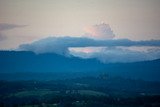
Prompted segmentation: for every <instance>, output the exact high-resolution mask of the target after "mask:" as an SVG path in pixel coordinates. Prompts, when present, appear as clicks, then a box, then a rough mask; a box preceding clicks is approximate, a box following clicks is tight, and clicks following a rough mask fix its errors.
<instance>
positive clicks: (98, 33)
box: [85, 23, 115, 40]
mask: <svg viewBox="0 0 160 107" xmlns="http://www.w3.org/2000/svg"><path fill="white" fill-rule="evenodd" d="M85 32H86V34H85V35H86V36H89V37H91V38H94V39H102V40H103V39H113V38H114V37H115V35H114V33H113V31H112V30H111V28H110V26H109V24H105V23H102V24H98V25H93V26H89V27H86V28H85Z"/></svg>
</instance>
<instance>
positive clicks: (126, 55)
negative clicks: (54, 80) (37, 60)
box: [17, 37, 160, 62]
mask: <svg viewBox="0 0 160 107" xmlns="http://www.w3.org/2000/svg"><path fill="white" fill-rule="evenodd" d="M119 46H122V47H132V46H136V47H148V46H152V47H158V48H159V47H160V40H148V41H131V40H128V39H117V40H116V39H113V40H95V39H89V38H83V37H48V38H45V39H41V40H39V41H35V42H33V43H31V44H22V45H20V46H19V48H18V49H17V50H23V51H33V52H35V53H56V54H61V55H69V54H72V55H75V56H79V57H85V58H97V59H99V60H101V61H102V62H135V61H143V60H153V59H158V58H160V50H147V52H143V51H142V52H140V51H135V50H129V49H123V48H117V47H119ZM78 47H82V48H86V47H105V48H102V49H101V50H100V51H94V50H97V48H95V49H93V50H90V49H87V48H86V50H84V52H83V51H81V52H77V53H76V52H73V51H70V50H69V48H78Z"/></svg>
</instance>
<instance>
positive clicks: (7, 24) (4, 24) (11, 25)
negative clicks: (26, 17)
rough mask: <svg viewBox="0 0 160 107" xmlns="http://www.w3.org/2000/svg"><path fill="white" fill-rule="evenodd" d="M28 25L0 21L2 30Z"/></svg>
mask: <svg viewBox="0 0 160 107" xmlns="http://www.w3.org/2000/svg"><path fill="white" fill-rule="evenodd" d="M25 26H26V25H17V24H9V23H0V31H5V30H10V29H14V28H19V27H25Z"/></svg>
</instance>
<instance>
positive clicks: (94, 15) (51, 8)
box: [0, 0, 160, 49]
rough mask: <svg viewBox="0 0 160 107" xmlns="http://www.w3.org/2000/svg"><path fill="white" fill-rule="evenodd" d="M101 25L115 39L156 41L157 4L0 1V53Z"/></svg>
mask: <svg viewBox="0 0 160 107" xmlns="http://www.w3.org/2000/svg"><path fill="white" fill-rule="evenodd" d="M102 22H105V23H107V24H109V25H110V27H111V29H112V30H113V32H114V34H115V35H116V36H115V37H116V38H128V39H132V40H146V39H160V0H0V25H3V27H1V26H0V49H8V48H15V47H17V46H18V45H19V44H22V43H27V42H31V41H33V40H36V39H40V38H44V37H47V36H51V35H52V36H55V35H64V36H65V35H69V36H81V35H84V33H85V31H84V29H85V27H87V26H91V25H95V24H99V23H102ZM4 23H5V24H4ZM6 24H8V25H6ZM9 24H11V27H8V26H10V25H9ZM24 25H27V26H24ZM6 26H7V28H6ZM5 28H6V29H5ZM4 29H5V30H4Z"/></svg>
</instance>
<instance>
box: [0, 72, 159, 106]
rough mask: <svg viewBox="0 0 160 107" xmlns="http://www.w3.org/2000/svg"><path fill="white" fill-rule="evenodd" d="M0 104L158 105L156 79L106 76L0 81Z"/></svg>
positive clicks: (157, 84) (157, 83)
mask: <svg viewBox="0 0 160 107" xmlns="http://www.w3.org/2000/svg"><path fill="white" fill-rule="evenodd" d="M0 107H160V82H153V81H152V82H148V81H143V80H131V79H124V78H120V77H110V78H109V77H107V76H106V75H101V76H100V77H83V78H75V79H61V80H52V81H51V80H50V81H49V80H48V81H34V80H26V81H0Z"/></svg>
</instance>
